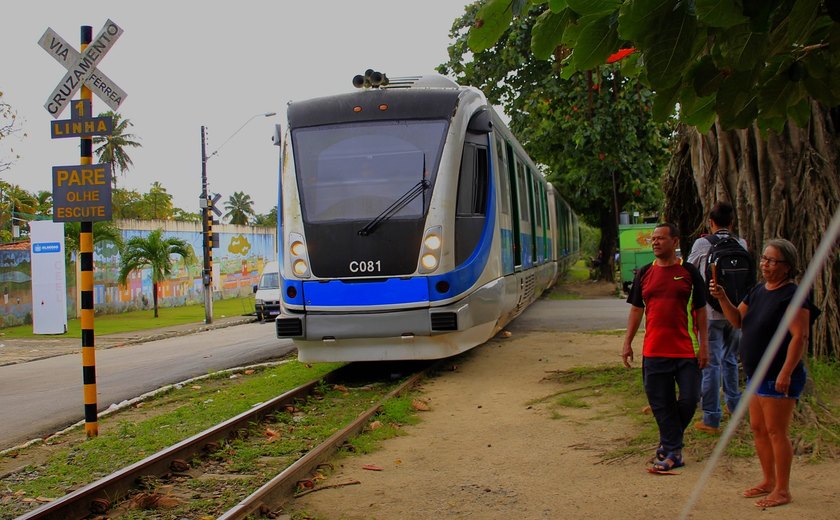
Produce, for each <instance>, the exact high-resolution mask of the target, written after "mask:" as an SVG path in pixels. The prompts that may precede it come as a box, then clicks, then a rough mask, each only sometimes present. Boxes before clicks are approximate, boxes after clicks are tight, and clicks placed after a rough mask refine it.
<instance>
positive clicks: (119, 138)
mask: <svg viewBox="0 0 840 520" xmlns="http://www.w3.org/2000/svg"><path fill="white" fill-rule="evenodd" d="M99 117H110V118H111V119H112V121H113V125H114V129H113V131H112V132H111V134H110V135H105V136H99V137H94V138H93V144H94V145H95V146H96V149H95V150H94V152H95V153H96V156H97V157H98V158H99V162H101V163H108V164H110V165H111V183H112V184H113V186H114V188H116V187H117V173H119V174H122V175H125V172H127V171H128V170H129V168H131V166H132V164H133V163H132V161H131V157H130V156H129V155H128V149H129V148H139V147H141V146H143V145H141V144H140V143H139V142H137V141H136V139H138V137H137V136H135V135H134V134H132V133H129V132H128V129H129V128H131V127H132V126H134V123H132V122H131V120H130V119H127V118H126V119H123V117H122V114H120V113H119V112H112V111H108V112H103V113H101V114H99Z"/></svg>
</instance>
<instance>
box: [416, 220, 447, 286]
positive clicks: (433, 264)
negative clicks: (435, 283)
mask: <svg viewBox="0 0 840 520" xmlns="http://www.w3.org/2000/svg"><path fill="white" fill-rule="evenodd" d="M442 231H443V228H442V227H441V226H435V227H433V228H429V229H427V230H426V232H425V233H423V243H422V244H423V247H421V248H420V265H418V266H417V271H418V272H420V273H421V274H428V273H431V272H432V271H434V270H435V269H437V268H438V266H440V255H441V250H442V249H443V239H442V238H441V236H442Z"/></svg>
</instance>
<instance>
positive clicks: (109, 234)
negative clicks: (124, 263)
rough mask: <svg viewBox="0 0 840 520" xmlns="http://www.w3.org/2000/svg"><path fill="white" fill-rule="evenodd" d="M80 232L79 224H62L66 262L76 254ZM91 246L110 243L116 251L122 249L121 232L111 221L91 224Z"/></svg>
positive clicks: (80, 224)
mask: <svg viewBox="0 0 840 520" xmlns="http://www.w3.org/2000/svg"><path fill="white" fill-rule="evenodd" d="M81 231H82V223H81V222H65V223H64V250H65V252H66V253H67V258H68V261H69V259H70V257H71V256H72V255H73V253H77V252H78V251H79V249H80V247H79V234H80V233H81ZM92 232H93V245H98V244H102V243H104V242H111V243H113V244H114V245H115V246H117V248H118V249H122V246H123V239H122V231H120V228H118V227H117V226H116V225H115V224H114V223H113V221H111V220H100V221H97V222H94V223H93V229H92Z"/></svg>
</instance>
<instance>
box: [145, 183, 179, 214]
mask: <svg viewBox="0 0 840 520" xmlns="http://www.w3.org/2000/svg"><path fill="white" fill-rule="evenodd" d="M140 206H141V208H142V211H143V218H145V219H152V220H166V219H171V218H172V215H173V206H172V195H170V194H168V193H166V188H164V187H163V186H162V185H161V184H160V182H158V181H155V182H153V183H152V186H151V188H149V193H147V194H145V195H143V199H142V201H141V203H140Z"/></svg>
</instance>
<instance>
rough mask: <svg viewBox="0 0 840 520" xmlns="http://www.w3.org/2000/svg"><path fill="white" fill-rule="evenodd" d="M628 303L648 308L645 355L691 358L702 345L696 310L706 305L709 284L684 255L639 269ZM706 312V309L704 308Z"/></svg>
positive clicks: (643, 350)
mask: <svg viewBox="0 0 840 520" xmlns="http://www.w3.org/2000/svg"><path fill="white" fill-rule="evenodd" d="M627 303H629V304H631V305H634V306H636V307H643V308H644V309H645V342H644V347H643V348H642V355H643V356H645V357H669V358H691V357H695V355H696V351H697V349H698V348H699V345H700V344H699V341H698V333H697V324H696V322H695V320H694V316H695V314H694V313H695V311H696V310H697V309H703V307H705V306H706V288H705V282H704V281H703V277H702V276H701V275H700V271H698V270H697V268H696V267H695V266H694V265H692V264H690V263H688V262H683V261H682V259H680V261H679V263H677V264H674V265H670V266H667V267H662V266H660V265H656V262H654V263H652V264H647V265H646V266H644V267H642V268H641V269H639V272H638V273H636V277H635V279H634V280H633V287H632V289H631V290H630V294H629V295H628V296H627ZM704 312H705V311H704Z"/></svg>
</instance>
